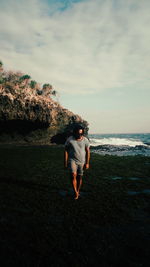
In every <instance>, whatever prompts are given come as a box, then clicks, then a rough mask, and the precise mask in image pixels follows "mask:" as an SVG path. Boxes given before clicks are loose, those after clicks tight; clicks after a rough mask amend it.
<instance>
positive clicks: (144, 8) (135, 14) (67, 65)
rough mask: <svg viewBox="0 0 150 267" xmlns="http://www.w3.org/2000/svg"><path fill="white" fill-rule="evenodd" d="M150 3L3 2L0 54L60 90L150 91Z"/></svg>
mask: <svg viewBox="0 0 150 267" xmlns="http://www.w3.org/2000/svg"><path fill="white" fill-rule="evenodd" d="M65 2H69V3H70V4H67V5H66V4H65ZM149 7H150V2H149V1H148V0H143V1H139V0H132V1H131V0H130V1H129V0H127V1H124V0H120V1H117V0H116V1H115V0H114V1H111V0H106V1H102V0H93V1H90V0H86V1H81V2H79V1H77V2H76V1H64V2H61V1H40V0H27V1H24V0H20V1H17V0H16V1H11V0H7V1H4V0H2V1H1V9H0V17H1V22H2V23H1V26H0V32H1V37H2V40H3V41H2V43H1V51H0V57H1V59H2V61H3V62H4V65H6V66H7V68H9V69H10V68H11V69H17V70H22V71H24V72H27V73H29V74H31V75H32V78H33V79H37V81H40V82H41V83H45V82H50V83H51V84H53V85H54V86H55V87H56V89H57V88H58V90H59V91H60V92H66V93H72V94H78V93H79V94H91V93H95V92H99V91H101V90H110V89H113V88H117V87H118V88H120V90H121V89H122V88H126V87H131V88H132V87H138V88H140V87H141V88H142V89H147V88H148V86H149V73H150V60H149V56H150V48H149V43H150V35H149V24H150V17H149Z"/></svg>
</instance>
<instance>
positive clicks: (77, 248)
mask: <svg viewBox="0 0 150 267" xmlns="http://www.w3.org/2000/svg"><path fill="white" fill-rule="evenodd" d="M90 163H91V164H90V169H89V170H87V171H86V172H85V175H84V183H83V187H82V189H81V197H80V198H79V199H78V200H74V199H73V193H72V188H71V184H70V179H69V173H68V171H66V170H64V168H63V147H62V146H55V145H52V146H14V145H1V146H0V260H1V266H12V265H14V266H19V267H22V266H27V267H28V266H31V267H34V266H35V267H38V266H40V267H44V266H70V267H71V266H73V267H78V266H87V265H89V266H102V267H103V266H104V267H107V266H109V267H110V266H114V267H118V266H127V267H128V266H131V267H137V266H144V267H147V266H149V260H150V257H149V248H150V236H149V234H150V220H149V199H150V194H149V193H150V158H149V157H141V156H134V157H133V156H131V157H117V156H108V155H106V156H100V155H96V154H94V153H91V162H90Z"/></svg>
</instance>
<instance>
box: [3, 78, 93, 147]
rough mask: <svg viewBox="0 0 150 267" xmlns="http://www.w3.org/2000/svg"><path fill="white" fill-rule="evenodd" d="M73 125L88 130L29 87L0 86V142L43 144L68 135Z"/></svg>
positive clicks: (86, 126) (47, 96) (85, 124)
mask: <svg viewBox="0 0 150 267" xmlns="http://www.w3.org/2000/svg"><path fill="white" fill-rule="evenodd" d="M38 90H39V89H38ZM75 123H80V124H82V125H83V126H84V127H85V128H86V130H88V123H87V122H86V121H84V120H83V119H82V118H81V117H80V116H78V115H75V114H74V113H72V112H71V111H69V110H67V109H65V108H63V107H62V106H61V105H60V104H59V103H58V102H56V101H54V100H53V99H52V98H51V95H44V94H42V95H39V94H38V93H37V89H33V88H31V87H30V86H29V85H27V86H24V87H23V86H21V85H18V84H16V83H15V84H14V83H10V82H9V83H8V82H5V83H3V84H2V83H1V85H0V142H8V141H10V142H13V141H15V142H30V143H43V144H47V143H50V139H51V138H52V137H53V136H54V135H58V134H59V135H60V134H63V135H64V133H65V132H66V131H70V130H71V128H72V126H73V125H74V124H75ZM53 141H55V139H54V138H53ZM59 143H61V141H60V142H59Z"/></svg>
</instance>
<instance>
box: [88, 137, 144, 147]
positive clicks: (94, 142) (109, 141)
mask: <svg viewBox="0 0 150 267" xmlns="http://www.w3.org/2000/svg"><path fill="white" fill-rule="evenodd" d="M90 144H91V146H99V145H113V146H130V147H136V146H145V147H147V145H146V144H144V143H143V142H142V141H140V140H131V139H127V138H114V137H112V138H100V139H99V138H90Z"/></svg>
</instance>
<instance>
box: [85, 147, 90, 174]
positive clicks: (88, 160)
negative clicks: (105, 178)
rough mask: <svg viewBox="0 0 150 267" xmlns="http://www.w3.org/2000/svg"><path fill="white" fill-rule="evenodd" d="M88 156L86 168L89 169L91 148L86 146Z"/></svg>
mask: <svg viewBox="0 0 150 267" xmlns="http://www.w3.org/2000/svg"><path fill="white" fill-rule="evenodd" d="M85 151H86V157H85V169H89V162H90V148H89V147H86V148H85Z"/></svg>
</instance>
